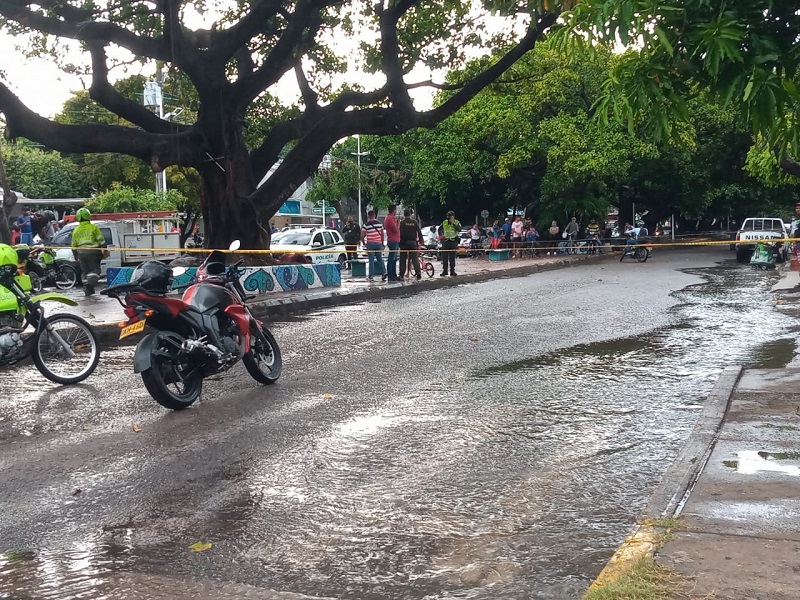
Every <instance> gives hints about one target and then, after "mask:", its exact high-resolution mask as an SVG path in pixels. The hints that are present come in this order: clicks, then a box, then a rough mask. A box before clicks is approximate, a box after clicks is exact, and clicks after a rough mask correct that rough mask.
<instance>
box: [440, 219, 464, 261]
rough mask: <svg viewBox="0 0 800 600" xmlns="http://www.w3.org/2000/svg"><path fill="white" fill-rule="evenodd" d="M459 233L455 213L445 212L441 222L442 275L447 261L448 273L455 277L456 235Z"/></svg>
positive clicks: (459, 229) (459, 227)
mask: <svg viewBox="0 0 800 600" xmlns="http://www.w3.org/2000/svg"><path fill="white" fill-rule="evenodd" d="M460 233H461V221H459V220H458V219H456V213H454V212H453V211H452V210H450V211H448V212H447V218H446V219H445V220H444V222H443V223H442V253H443V256H442V277H444V276H446V275H447V270H448V268H447V267H448V263H449V266H450V275H451V276H452V277H455V276H456V275H458V273H456V254H457V253H458V236H459V234H460Z"/></svg>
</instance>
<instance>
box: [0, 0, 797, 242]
mask: <svg viewBox="0 0 800 600" xmlns="http://www.w3.org/2000/svg"><path fill="white" fill-rule="evenodd" d="M220 6H221V5H216V4H212V3H208V2H204V1H200V2H196V1H193V2H188V1H184V0H163V1H161V2H158V3H152V2H148V1H138V0H133V1H128V2H122V3H119V2H112V1H110V0H90V1H88V2H87V1H86V0H36V1H33V0H0V31H2V32H3V33H11V34H27V35H29V36H31V41H32V48H33V49H34V51H36V52H40V53H48V54H49V55H51V56H53V57H58V56H60V46H61V44H63V43H65V42H66V43H71V42H72V43H77V47H78V48H79V49H80V50H81V51H82V52H83V55H84V57H85V58H86V61H85V64H82V65H78V64H76V65H64V66H65V68H69V69H71V70H73V71H79V72H85V73H87V74H90V75H91V86H90V88H89V95H90V97H91V98H92V100H94V101H95V102H96V103H98V104H100V105H102V106H103V107H104V108H105V109H107V110H108V111H110V112H111V113H113V114H114V115H116V116H117V117H118V118H119V121H118V122H117V123H100V122H94V123H80V124H78V123H64V122H55V121H51V120H48V119H44V118H42V117H40V116H38V115H36V114H34V113H33V112H31V111H30V110H28V109H27V108H26V107H25V106H24V105H23V104H22V103H21V102H20V101H19V100H18V99H17V98H16V96H14V94H13V93H12V92H11V90H10V88H9V87H8V86H6V85H5V84H3V83H0V111H2V112H3V114H4V115H5V118H6V121H7V128H6V135H7V136H10V137H11V138H15V137H26V138H28V139H31V140H34V141H36V142H39V143H42V144H44V145H46V146H48V147H50V148H53V149H56V150H59V151H62V152H66V153H105V152H113V153H121V154H126V155H129V156H133V157H136V158H138V159H140V160H143V161H146V162H147V163H148V164H149V165H150V167H151V168H152V169H153V170H155V171H160V170H162V169H164V168H166V167H168V166H170V165H178V166H183V167H193V168H194V169H196V170H197V172H198V173H199V175H200V178H201V197H202V209H203V216H204V218H205V222H206V232H207V238H206V239H207V241H208V243H209V244H210V245H212V246H218V247H221V246H226V245H227V244H228V242H229V241H230V240H231V239H232V238H234V237H238V238H240V239H241V240H242V242H243V244H244V247H250V248H254V247H263V246H265V245H266V244H268V241H269V231H268V229H269V228H268V221H269V218H270V217H271V216H272V215H274V213H275V212H276V211H277V210H278V208H279V207H280V206H281V204H282V203H283V201H284V200H286V199H287V198H288V197H290V196H291V194H292V192H293V191H294V190H295V189H296V188H297V187H298V186H299V185H300V184H301V183H302V182H303V181H304V180H305V179H306V177H308V176H309V175H310V174H311V173H312V172H314V171H315V170H316V169H317V167H318V166H319V164H320V162H321V160H322V158H323V156H324V155H325V153H326V152H327V151H328V149H329V148H330V147H331V146H332V145H334V144H335V143H336V142H337V141H338V140H340V139H343V138H346V137H347V136H352V135H354V134H358V133H361V134H371V135H377V136H386V135H397V134H402V133H404V132H407V131H410V130H413V129H415V128H432V127H435V126H436V125H437V124H438V123H440V122H442V121H443V120H444V119H445V118H447V117H449V116H451V115H453V114H455V113H456V112H457V111H458V110H459V109H461V108H462V107H464V106H465V104H466V103H467V102H469V101H470V100H472V99H473V98H475V97H476V95H477V94H478V93H479V92H480V90H482V89H484V88H485V87H486V86H487V85H490V84H491V83H493V82H494V81H497V80H498V79H499V78H501V77H503V76H504V74H506V73H507V72H508V71H509V69H510V68H511V67H513V65H514V64H515V63H516V62H517V61H518V60H519V59H520V58H521V57H523V56H524V55H525V54H526V53H527V52H529V51H530V50H531V49H532V48H533V47H534V45H535V44H536V43H537V42H538V41H539V40H540V39H542V38H543V36H544V35H545V34H546V33H547V35H548V36H550V37H552V38H553V43H554V47H555V48H558V49H559V50H561V53H562V56H567V55H569V54H571V53H574V52H582V53H587V52H589V53H591V52H593V51H595V50H596V49H597V48H599V47H600V43H605V44H608V45H610V44H614V43H617V42H620V41H621V42H622V43H623V44H625V45H628V44H631V45H634V44H638V45H640V46H641V51H640V52H638V53H631V54H630V55H626V56H625V57H624V59H623V60H620V61H619V62H617V63H616V64H615V65H614V70H613V72H612V73H611V75H610V76H609V77H608V78H607V79H606V80H605V82H604V84H603V85H604V90H605V93H604V95H603V96H602V97H601V99H600V100H599V101H598V102H597V103H596V104H595V105H593V106H592V107H591V109H590V110H589V112H590V113H593V116H594V117H595V118H599V119H601V120H602V119H608V120H609V121H611V120H613V119H617V120H619V121H621V122H623V123H627V131H628V135H629V136H632V135H634V134H635V133H639V132H637V131H636V129H637V127H638V128H642V127H646V128H647V129H648V133H649V135H651V136H652V138H654V139H655V140H659V139H662V140H664V139H667V138H668V137H669V136H672V135H675V133H676V127H675V124H676V122H677V121H679V120H681V119H682V120H683V121H684V122H687V121H688V118H689V109H688V106H687V102H688V101H689V99H690V98H691V97H692V96H694V95H696V94H697V93H699V92H708V93H710V94H713V95H715V96H716V97H717V98H719V99H721V100H722V101H723V102H725V103H726V104H727V105H729V106H732V107H735V109H736V110H737V111H739V112H740V114H742V115H743V116H744V117H745V119H746V122H748V123H749V124H750V125H751V126H752V129H753V130H754V131H756V132H758V133H759V135H762V136H763V137H764V140H765V144H766V145H767V147H769V148H771V149H773V151H776V152H777V156H779V157H780V158H781V159H782V161H783V162H782V164H783V165H784V167H785V168H786V166H792V165H795V166H797V165H796V163H793V161H791V159H790V158H789V156H788V155H787V154H786V153H787V151H790V152H794V151H795V150H796V149H797V146H798V140H797V127H796V125H797V123H796V119H797V110H796V109H797V101H798V87H797V85H796V84H795V83H794V78H795V75H796V66H797V61H798V53H799V52H800V49H799V48H800V46H798V45H797V43H796V35H797V31H798V25H799V24H800V23H799V22H798V21H799V20H800V16H798V13H797V11H796V8H795V7H794V6H793V5H792V3H787V2H777V1H775V0H702V1H697V2H685V1H684V0H658V1H656V0H530V1H526V2H521V1H515V0H511V1H509V0H473V1H472V2H462V1H461V0H438V1H436V2H432V1H426V0H378V1H377V2H356V1H347V0H289V1H275V0H251V1H250V2H232V3H229V4H226V5H224V6H225V8H222V9H221V8H219V7H220ZM498 16H499V17H500V18H501V20H500V21H498V22H497V23H496V24H494V25H491V26H490V25H489V23H490V17H491V18H494V17H498ZM201 22H202V23H203V25H202V26H199V27H198V26H196V24H197V23H201ZM488 50H492V52H491V53H489V52H488ZM475 55H490V56H491V58H488V59H486V60H482V61H476V62H474V63H473V68H470V69H461V70H459V71H456V73H457V74H458V76H452V77H450V78H448V79H447V80H446V81H444V82H440V83H434V82H433V81H431V80H429V77H430V75H429V70H430V69H436V68H442V67H447V68H453V67H458V66H459V65H462V64H463V63H464V61H465V59H467V58H469V57H471V56H475ZM131 61H138V62H140V63H142V64H151V65H154V66H155V65H159V68H160V67H163V69H164V70H165V71H166V73H167V80H168V81H180V82H182V83H185V84H186V85H189V86H191V88H192V93H193V94H194V95H195V97H196V106H195V107H194V108H195V109H196V110H195V111H194V114H195V115H196V117H195V118H194V120H193V121H190V122H186V123H176V122H172V121H170V120H167V119H162V118H160V117H159V116H158V115H156V114H154V112H153V111H152V110H150V109H148V108H146V107H144V106H142V105H141V103H139V102H137V101H135V100H133V99H131V97H130V96H126V95H125V94H124V93H122V92H121V91H120V90H118V89H116V88H115V87H114V86H113V85H112V82H111V80H110V72H111V69H112V68H115V67H116V66H117V65H118V64H124V63H126V62H131ZM419 72H422V73H423V74H421V75H417V73H419ZM359 74H360V75H359ZM289 79H293V80H294V82H295V83H294V89H295V95H294V99H293V100H290V101H289V102H288V103H287V104H288V106H282V105H281V103H277V102H276V101H275V99H276V98H277V97H279V96H281V94H279V93H278V91H277V90H278V88H279V87H280V85H285V84H286V82H287V81H289ZM424 89H428V90H431V89H440V90H446V93H443V94H440V95H439V97H438V100H437V102H436V103H435V104H434V105H433V107H432V108H427V107H425V108H420V106H422V105H420V104H419V103H415V100H414V98H415V94H416V93H418V92H419V91H420V90H424ZM254 114H258V115H260V116H261V117H262V118H261V119H260V120H259V121H258V122H255V123H254V122H252V119H251V117H252V116H253V115H254ZM587 116H588V113H587ZM676 117H677V118H676ZM571 118H573V119H579V118H582V117H580V116H579V115H573V116H572V117H571ZM561 119H562V122H561V123H560V126H561V127H562V128H563V129H562V131H563V132H570V131H572V132H576V131H577V130H576V129H575V125H576V123H571V124H570V123H568V122H567V121H568V119H567V117H566V116H563V117H561ZM477 125H481V124H477ZM556 125H557V123H553V124H552V126H553V127H555V126H556ZM577 125H578V126H580V124H579V123H578V124H577ZM512 126H514V127H517V126H519V127H523V130H524V127H525V124H524V123H521V122H516V123H513V124H512ZM677 131H678V133H679V132H680V131H679V128H678V129H677ZM558 135H560V134H559V132H558V131H553V132H552V134H551V138H552V136H558ZM615 135H620V134H615ZM572 139H573V142H574V143H576V144H578V146H577V147H580V144H581V142H580V139H579V137H576V136H572ZM618 139H619V138H618ZM439 141H443V140H439ZM607 148H608V149H609V150H612V149H615V148H616V146H615V145H614V140H613V139H610V140H608V145H607ZM494 149H495V150H498V151H500V152H501V154H503V160H504V161H508V165H507V166H506V165H503V166H502V168H501V171H499V172H502V170H508V172H509V173H511V172H513V171H514V170H515V169H514V165H515V164H516V163H517V162H519V161H520V160H524V156H523V155H522V154H517V155H511V154H509V153H508V152H504V151H503V149H502V148H500V147H494ZM440 150H442V151H444V150H446V148H445V147H442V148H440ZM534 150H536V149H531V151H534ZM450 151H455V148H454V147H450ZM597 158H598V159H599V161H598V164H600V163H601V162H603V159H602V157H600V156H599V155H598V156H597ZM550 159H552V160H558V157H557V156H556V155H551V156H550ZM605 162H606V165H607V166H609V167H611V166H614V164H613V161H612V160H610V159H609V160H605ZM563 164H564V167H565V168H569V166H570V165H569V162H568V161H566V160H564V162H563ZM797 167H798V172H800V166H797ZM571 173H572V175H573V176H574V177H575V178H576V179H579V178H580V175H581V174H580V173H579V172H578V171H577V170H575V169H574V168H573V169H572V170H571ZM584 175H585V174H584ZM452 176H453V178H454V179H455V178H461V180H462V181H465V180H466V174H465V173H460V174H459V173H452ZM553 183H554V184H557V183H559V182H557V181H556V182H553ZM451 192H452V190H448V193H451ZM601 192H602V189H600V188H598V189H597V190H595V191H594V192H593V193H595V194H599V193H601Z"/></svg>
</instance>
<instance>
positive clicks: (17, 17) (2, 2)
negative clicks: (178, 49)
mask: <svg viewBox="0 0 800 600" xmlns="http://www.w3.org/2000/svg"><path fill="white" fill-rule="evenodd" d="M53 4H54V5H57V6H58V7H60V8H59V11H58V13H54V14H61V15H63V18H62V19H59V18H56V17H51V16H48V15H47V14H45V13H44V12H41V11H37V10H33V9H31V8H29V6H30V5H33V6H42V3H41V2H29V1H27V0H0V16H2V17H4V18H5V19H7V20H9V21H14V22H16V23H19V24H20V25H22V26H24V27H28V28H32V29H37V30H39V31H41V32H43V33H47V34H50V35H55V36H58V37H63V38H68V39H73V40H78V41H82V42H90V41H100V42H104V43H106V44H108V43H113V44H116V45H118V46H120V47H122V48H125V49H126V50H129V51H130V52H132V53H133V54H136V55H138V56H146V57H150V58H155V59H160V60H164V61H167V60H172V57H173V53H172V49H171V48H170V46H169V44H166V43H165V42H164V38H163V37H158V38H153V37H149V36H139V35H136V34H135V33H133V32H131V31H128V30H127V29H125V28H123V27H120V26H118V25H115V24H114V23H110V22H108V21H92V20H90V19H86V20H83V18H82V17H83V16H84V14H86V13H85V12H84V11H79V10H78V9H74V7H65V6H64V5H63V4H62V3H53ZM70 8H71V10H70ZM67 17H68V18H67Z"/></svg>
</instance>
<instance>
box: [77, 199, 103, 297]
mask: <svg viewBox="0 0 800 600" xmlns="http://www.w3.org/2000/svg"><path fill="white" fill-rule="evenodd" d="M91 218H92V214H91V213H90V212H89V209H87V208H79V209H78V212H77V213H75V219H76V220H77V221H78V226H77V227H76V228H75V230H74V231H73V232H72V255H73V256H74V257H75V260H77V261H78V262H79V263H80V266H81V281H83V293H84V294H86V295H87V296H91V295H92V294H94V288H95V286H96V285H97V280H98V279H100V261H101V260H103V256H104V251H103V250H99V248H105V247H106V241H105V238H103V234H102V233H101V232H100V228H99V227H98V226H97V225H95V224H94V223H92V221H91ZM84 248H92V250H84Z"/></svg>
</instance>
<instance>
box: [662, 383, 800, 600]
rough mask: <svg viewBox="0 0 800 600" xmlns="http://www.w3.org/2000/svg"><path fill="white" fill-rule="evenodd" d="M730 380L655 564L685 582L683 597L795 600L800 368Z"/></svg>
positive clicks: (799, 584) (798, 583)
mask: <svg viewBox="0 0 800 600" xmlns="http://www.w3.org/2000/svg"><path fill="white" fill-rule="evenodd" d="M729 375H730V373H729ZM732 383H733V385H732V386H731V387H730V393H729V394H728V396H729V402H723V403H721V406H722V407H723V414H722V415H721V416H722V419H723V421H722V426H721V428H720V429H719V432H718V434H717V436H716V440H715V443H714V445H713V449H712V451H711V452H710V455H709V456H708V458H707V461H706V462H705V465H704V468H703V469H702V472H701V473H700V474H699V475H698V477H697V481H696V482H694V484H693V485H692V486H691V488H690V493H689V496H688V500H686V501H685V505H683V506H682V507H681V506H680V504H679V505H678V508H679V509H681V508H682V510H681V511H680V513H679V516H680V518H681V522H682V524H683V525H682V529H681V531H678V532H676V533H675V534H674V538H673V539H672V540H671V541H669V542H667V543H666V544H665V545H664V547H663V548H662V549H661V550H660V551H659V552H658V553H657V555H656V561H657V562H658V563H660V564H662V565H665V566H667V567H670V568H671V569H674V570H675V571H677V572H678V573H680V574H682V575H684V576H685V577H687V578H689V579H690V580H691V581H692V584H693V585H690V586H689V587H690V588H691V589H692V591H691V595H690V597H691V598H715V599H717V600H745V599H750V598H752V599H758V600H784V599H785V600H789V599H790V598H791V599H795V598H798V597H800V435H798V432H800V370H798V369H791V370H789V369H754V370H747V371H744V372H743V374H742V376H741V378H740V379H738V381H736V380H735V379H734V380H733V382H732ZM722 387H723V388H724V387H725V384H724V383H723V385H722ZM719 388H720V385H718V389H717V390H715V391H716V393H718V394H721V396H722V397H723V398H724V396H725V394H724V390H721V389H719ZM726 400H727V399H726ZM712 401H713V399H712ZM725 409H727V410H725ZM690 454H691V453H688V454H684V455H683V456H682V458H683V459H687V458H691V457H690ZM696 458H697V457H696Z"/></svg>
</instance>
